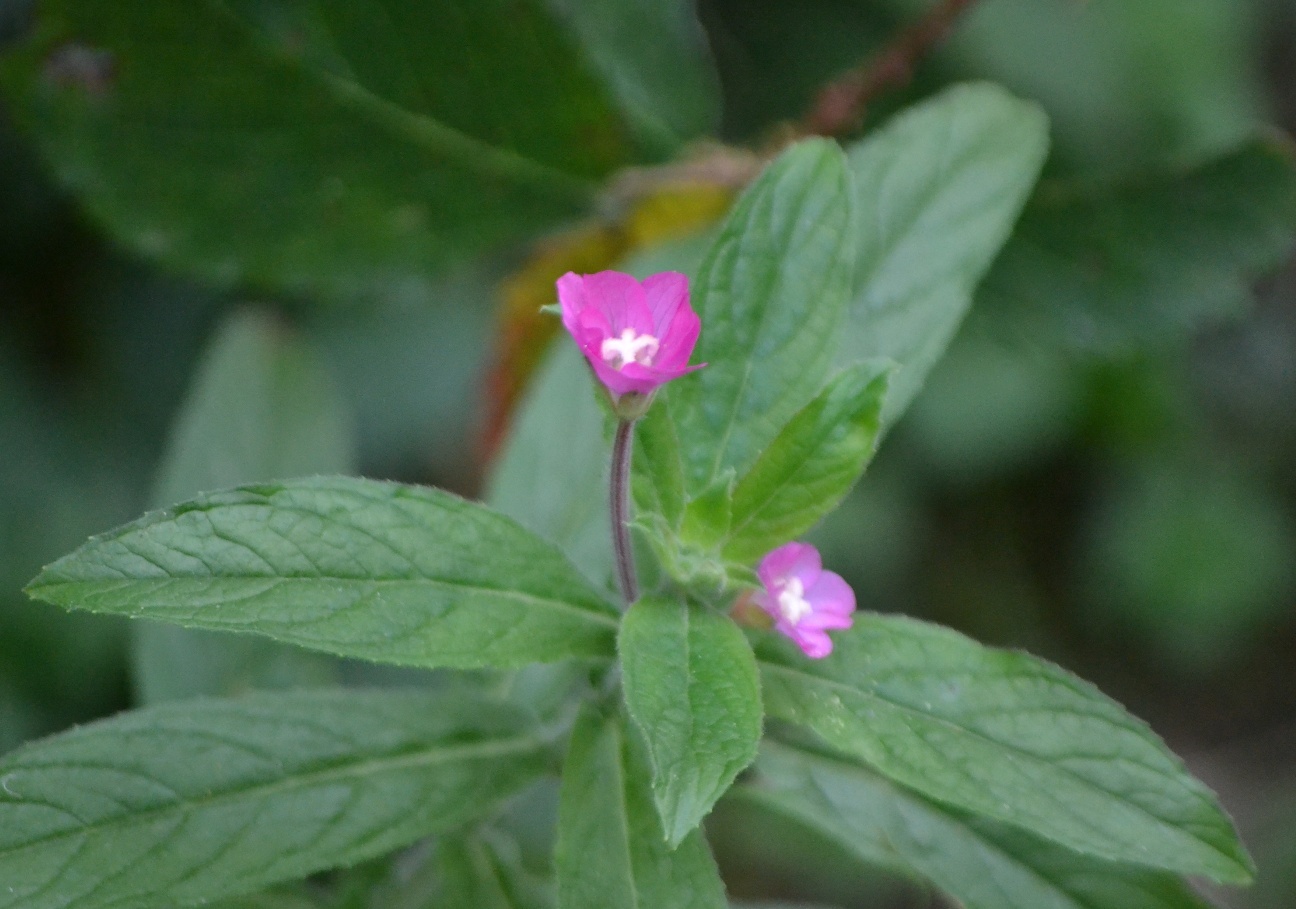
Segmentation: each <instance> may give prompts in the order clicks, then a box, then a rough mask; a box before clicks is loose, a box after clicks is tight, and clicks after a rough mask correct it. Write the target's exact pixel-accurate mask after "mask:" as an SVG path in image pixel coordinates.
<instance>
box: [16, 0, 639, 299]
mask: <svg viewBox="0 0 1296 909" xmlns="http://www.w3.org/2000/svg"><path fill="white" fill-rule="evenodd" d="M37 16H38V18H37V28H36V30H35V34H34V36H33V38H32V39H31V40H30V41H29V42H28V43H27V44H26V45H24V46H22V47H20V48H19V49H18V50H17V51H16V52H15V53H13V54H10V55H8V57H7V59H6V60H5V61H4V65H3V68H0V81H2V83H3V87H4V89H5V90H6V93H7V95H8V100H9V101H10V102H12V107H13V108H14V110H15V114H16V117H17V119H18V120H19V121H20V122H21V123H22V125H23V126H25V127H26V128H27V129H28V130H30V131H31V132H32V133H33V134H34V136H35V138H36V140H37V143H38V145H39V146H40V148H41V150H42V151H43V153H44V154H45V156H46V157H47V158H48V159H49V160H50V162H51V163H52V165H53V167H54V169H55V171H56V173H57V174H58V175H59V176H60V177H61V178H62V179H63V181H64V182H65V183H66V184H67V185H68V186H69V187H70V188H71V190H72V191H73V192H74V193H76V194H77V195H78V196H79V197H80V198H81V199H82V201H83V202H84V203H85V204H86V205H87V206H88V207H89V209H90V210H91V211H92V212H93V214H94V215H95V216H96V217H97V218H99V219H100V220H102V221H103V222H104V223H105V224H106V225H107V226H108V227H109V228H110V229H111V230H112V231H113V232H114V234H116V236H117V237H119V238H120V239H121V240H123V241H124V242H125V243H127V244H130V245H132V246H134V247H136V248H137V249H140V250H142V251H144V252H146V253H148V254H151V255H155V256H158V257H160V258H162V259H164V260H166V261H168V262H170V263H174V264H177V265H179V266H182V267H187V268H191V269H196V270H199V271H201V272H204V273H206V274H209V275H213V276H215V277H217V278H220V279H223V280H226V281H228V280H234V279H238V278H241V277H246V278H251V279H253V280H258V281H266V282H273V283H275V284H280V285H290V286H300V285H310V286H322V287H340V288H351V287H354V286H357V285H361V286H363V285H364V284H369V283H373V282H389V281H391V280H393V279H396V280H400V279H418V278H420V277H422V276H426V275H427V274H428V273H429V272H432V271H436V270H439V269H441V268H444V267H445V266H447V265H450V264H452V263H454V262H457V261H462V260H463V259H465V258H466V257H469V256H472V255H475V254H477V253H478V252H480V251H481V250H482V249H484V248H488V247H490V246H491V245H493V244H497V243H499V242H501V241H506V240H509V239H511V238H516V237H519V236H525V235H526V234H527V233H528V232H530V231H533V230H535V229H537V228H543V227H545V226H547V225H550V224H553V223H555V222H556V221H557V220H561V219H565V218H568V217H570V216H572V215H573V214H576V213H579V212H580V211H581V210H582V208H583V207H584V205H585V204H586V203H587V201H588V199H589V197H590V193H591V190H590V184H589V183H588V182H587V181H588V180H590V179H597V178H599V177H601V176H603V175H605V174H606V173H608V172H609V171H610V170H611V169H613V168H615V167H616V166H618V165H620V164H622V163H624V162H625V161H626V160H627V159H628V158H631V157H633V156H634V151H633V149H632V148H631V143H630V142H629V140H628V132H627V127H626V125H625V123H624V122H623V119H622V117H621V116H620V115H619V113H618V112H617V111H616V109H615V107H614V105H613V98H612V94H611V93H610V92H609V91H607V90H606V89H604V88H603V86H602V85H601V84H600V83H599V81H598V80H597V79H596V77H595V75H594V74H593V73H592V72H590V71H589V68H588V65H587V64H586V62H585V59H584V55H583V54H582V53H581V49H580V46H579V43H578V42H577V41H576V39H575V37H574V36H573V35H571V34H570V33H569V32H568V31H567V29H565V28H563V27H562V26H561V25H560V24H559V23H558V22H557V21H555V19H554V17H553V16H552V15H551V14H550V12H549V11H548V10H546V9H545V8H544V5H543V4H542V3H541V2H540V0H520V2H513V0H445V2H440V3H436V4H392V3H384V2H380V0H314V2H307V0H285V2H282V3H274V4H266V3H259V2H253V0H196V2H192V3H185V4H182V5H179V6H176V5H173V4H169V3H165V2H159V0H141V2H135V3H131V4H128V5H122V4H118V3H115V2H112V0H52V2H49V3H42V4H41V7H40V10H39V11H38V14H37Z"/></svg>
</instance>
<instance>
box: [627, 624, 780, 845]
mask: <svg viewBox="0 0 1296 909" xmlns="http://www.w3.org/2000/svg"><path fill="white" fill-rule="evenodd" d="M617 650H618V652H619V654H620V656H621V665H622V669H623V671H624V673H625V680H624V685H625V701H626V707H627V708H628V709H629V711H630V716H631V718H632V719H634V721H635V723H636V724H638V726H639V731H640V732H642V733H643V737H644V741H645V742H646V743H647V745H648V755H649V757H650V759H651V761H652V768H653V778H652V783H653V786H652V789H653V799H654V801H655V802H656V803H657V812H658V814H659V815H660V816H661V821H662V829H663V830H664V831H665V834H666V839H667V841H668V842H669V844H670V845H671V847H672V848H674V847H675V846H678V845H679V843H680V842H681V841H682V840H683V839H684V838H685V837H686V836H688V835H689V834H690V833H691V832H692V831H693V830H695V829H696V828H697V825H698V823H699V822H700V821H701V820H702V818H704V817H705V816H706V815H707V814H708V813H709V812H710V811H711V806H712V805H714V804H715V802H716V799H718V798H720V796H722V795H724V793H725V791H726V790H727V789H728V788H729V786H730V785H731V784H732V783H733V781H734V778H735V777H736V776H737V775H738V774H739V773H740V772H741V771H742V770H743V769H744V768H745V767H746V766H747V765H748V764H750V763H751V762H752V760H753V759H754V758H755V757H756V746H757V743H758V742H759V740H760V734H761V719H762V716H763V714H762V711H761V700H760V682H759V681H758V679H757V675H756V661H755V659H754V658H753V657H752V652H751V646H750V645H749V644H748V643H747V641H746V639H745V638H744V637H743V635H742V632H741V631H739V630H738V626H737V625H735V624H734V623H733V622H732V621H731V620H730V619H729V618H728V617H726V616H723V615H719V614H718V613H715V612H712V611H710V610H707V609H702V608H700V607H696V606H689V605H686V604H684V603H680V602H673V601H671V600H667V599H653V598H646V599H642V600H640V601H638V602H637V603H635V604H634V605H633V606H631V607H630V611H629V612H627V613H626V616H625V618H624V619H623V620H622V622H621V634H620V637H619V638H618V640H617Z"/></svg>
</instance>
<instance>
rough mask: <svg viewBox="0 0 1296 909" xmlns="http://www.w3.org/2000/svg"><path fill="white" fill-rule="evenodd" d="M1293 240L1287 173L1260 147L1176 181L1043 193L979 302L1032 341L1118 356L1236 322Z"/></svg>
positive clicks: (1295, 195)
mask: <svg viewBox="0 0 1296 909" xmlns="http://www.w3.org/2000/svg"><path fill="white" fill-rule="evenodd" d="M1294 238H1296V167H1294V166H1293V159H1292V150H1291V147H1290V145H1289V144H1288V143H1287V142H1286V141H1285V140H1278V139H1269V138H1266V139H1260V140H1256V141H1254V142H1251V143H1248V144H1247V145H1244V146H1242V147H1241V148H1238V149H1236V150H1235V151H1231V152H1229V153H1228V154H1225V155H1222V156H1220V157H1218V158H1216V159H1214V160H1212V161H1209V162H1207V163H1205V164H1203V165H1201V166H1199V167H1196V168H1194V169H1192V170H1189V171H1186V172H1182V173H1166V174H1159V175H1157V176H1155V177H1152V178H1149V179H1143V180H1138V181H1131V182H1129V183H1127V184H1124V185H1118V186H1114V187H1111V186H1099V187H1095V186H1088V187H1086V186H1080V185H1069V184H1045V185H1044V186H1043V187H1042V188H1041V190H1040V192H1038V193H1036V195H1035V197H1034V198H1033V199H1032V200H1031V203H1030V204H1029V205H1028V206H1027V208H1026V211H1025V213H1024V214H1023V215H1022V220H1021V223H1020V224H1019V225H1018V227H1017V230H1016V231H1015V233H1014V234H1013V238H1012V240H1011V241H1010V242H1009V243H1008V245H1007V247H1005V248H1004V252H1003V255H1002V256H1001V257H1000V258H999V261H998V262H996V263H995V267H994V269H993V270H991V272H990V274H989V276H987V278H986V281H985V284H984V285H983V286H982V288H981V290H980V291H979V292H978V294H977V296H978V299H979V300H981V301H982V305H983V306H985V307H986V308H987V313H986V314H987V315H989V316H991V317H993V318H995V319H997V320H1000V321H1001V322H1006V323H1007V324H1010V325H1012V326H1013V329H1014V331H1015V332H1020V333H1021V334H1022V335H1023V336H1025V337H1030V338H1032V339H1040V338H1043V339H1046V340H1048V341H1052V342H1055V343H1061V344H1062V345H1064V346H1066V347H1069V348H1072V349H1077V350H1080V351H1086V352H1096V353H1100V354H1106V355H1127V354H1129V353H1131V352H1134V351H1137V350H1139V349H1143V348H1146V347H1148V346H1158V345H1163V344H1166V343H1176V342H1181V341H1183V340H1184V339H1185V338H1187V337H1188V336H1190V335H1191V333H1192V332H1193V331H1195V330H1197V329H1199V328H1201V327H1204V326H1208V325H1210V324H1212V323H1214V322H1218V321H1221V320H1223V319H1226V318H1228V317H1230V316H1236V315H1238V314H1240V313H1242V312H1244V311H1245V310H1246V308H1247V306H1248V305H1249V304H1250V303H1251V300H1252V296H1253V295H1252V289H1251V285H1252V283H1253V282H1254V281H1255V280H1256V279H1257V278H1258V277H1260V276H1262V275H1263V274H1264V273H1265V272H1266V271H1269V270H1272V269H1274V268H1277V267H1278V266H1279V265H1280V264H1281V263H1282V262H1284V261H1285V260H1286V258H1287V256H1288V255H1289V254H1290V252H1291V248H1292V242H1293V239H1294Z"/></svg>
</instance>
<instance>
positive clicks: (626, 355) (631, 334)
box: [599, 328, 661, 372]
mask: <svg viewBox="0 0 1296 909" xmlns="http://www.w3.org/2000/svg"><path fill="white" fill-rule="evenodd" d="M659 346H661V345H660V342H658V340H657V339H656V338H654V337H653V336H652V335H641V334H639V333H637V332H636V331H635V330H634V329H633V328H626V329H623V330H622V332H621V337H619V338H606V339H605V340H604V341H603V346H602V348H600V350H599V353H601V354H602V355H603V360H604V361H605V362H606V363H607V364H608V365H609V366H611V367H612V368H613V369H615V370H617V371H618V372H619V371H620V370H622V369H624V368H625V367H626V365H627V364H629V363H638V364H639V365H640V366H652V361H653V357H655V356H657V348H658V347H659Z"/></svg>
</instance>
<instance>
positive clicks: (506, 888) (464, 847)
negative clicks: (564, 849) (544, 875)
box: [427, 833, 553, 909]
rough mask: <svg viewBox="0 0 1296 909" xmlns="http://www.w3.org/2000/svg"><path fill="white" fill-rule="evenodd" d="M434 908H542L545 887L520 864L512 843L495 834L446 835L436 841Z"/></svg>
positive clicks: (547, 898) (546, 902) (549, 901)
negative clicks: (439, 840)
mask: <svg viewBox="0 0 1296 909" xmlns="http://www.w3.org/2000/svg"><path fill="white" fill-rule="evenodd" d="M435 868H436V870H437V871H438V872H439V873H438V878H439V884H440V886H439V888H438V893H437V894H436V898H435V901H434V902H431V903H428V904H427V905H432V906H436V907H438V909H546V907H551V906H553V896H552V894H551V893H549V892H548V888H546V887H545V886H544V884H543V883H542V882H541V881H539V880H537V879H536V878H535V877H534V876H533V875H531V874H529V873H528V872H527V871H526V869H525V868H523V867H522V864H521V861H520V860H519V857H518V854H517V848H516V847H515V846H514V844H512V843H509V842H507V841H505V840H504V838H503V837H500V836H498V835H495V834H492V833H487V834H472V835H467V836H461V837H447V838H446V839H444V840H442V841H441V842H439V843H437V848H436V862H435Z"/></svg>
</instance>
